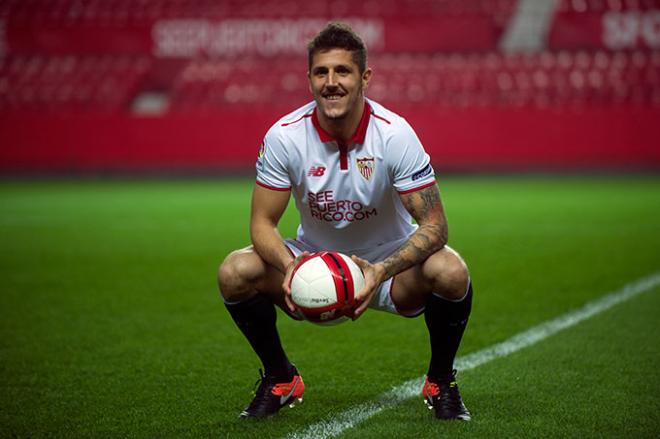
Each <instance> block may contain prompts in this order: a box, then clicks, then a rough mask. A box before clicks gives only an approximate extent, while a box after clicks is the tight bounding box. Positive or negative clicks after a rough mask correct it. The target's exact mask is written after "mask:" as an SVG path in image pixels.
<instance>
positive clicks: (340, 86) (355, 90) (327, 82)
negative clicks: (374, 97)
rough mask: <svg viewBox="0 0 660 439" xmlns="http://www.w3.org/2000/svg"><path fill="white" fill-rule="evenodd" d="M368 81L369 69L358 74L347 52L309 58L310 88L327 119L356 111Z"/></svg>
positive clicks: (338, 117)
mask: <svg viewBox="0 0 660 439" xmlns="http://www.w3.org/2000/svg"><path fill="white" fill-rule="evenodd" d="M370 78H371V70H370V69H366V70H365V72H364V73H363V74H362V75H360V70H359V68H358V65H357V64H355V62H354V61H353V57H352V53H351V52H350V51H348V50H345V49H331V50H328V51H325V52H316V53H315V54H314V56H313V57H312V66H311V68H310V71H309V87H310V90H311V92H312V95H313V96H314V100H315V101H316V105H317V106H318V108H319V110H320V112H321V114H322V115H323V116H325V117H326V118H328V119H333V120H337V119H343V118H345V117H346V116H347V115H348V114H349V113H350V112H351V110H353V109H355V108H356V106H357V105H358V103H359V102H360V100H361V99H363V91H364V89H366V87H367V85H368V83H369V79H370Z"/></svg>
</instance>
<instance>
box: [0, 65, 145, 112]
mask: <svg viewBox="0 0 660 439" xmlns="http://www.w3.org/2000/svg"><path fill="white" fill-rule="evenodd" d="M150 65H151V59H150V58H148V57H129V56H120V57H116V56H107V55H106V56H89V57H75V56H61V57H60V56H53V57H45V56H32V57H27V56H22V57H11V58H7V59H5V60H4V61H3V62H2V64H1V65H0V109H23V110H38V111H49V110H62V109H67V110H94V111H110V112H116V111H121V110H122V109H124V108H125V107H126V105H127V104H128V103H129V102H130V100H131V98H132V96H133V95H134V94H135V93H136V91H137V90H138V87H139V85H140V80H141V79H142V78H143V77H144V75H145V74H146V73H147V72H148V71H149V69H150Z"/></svg>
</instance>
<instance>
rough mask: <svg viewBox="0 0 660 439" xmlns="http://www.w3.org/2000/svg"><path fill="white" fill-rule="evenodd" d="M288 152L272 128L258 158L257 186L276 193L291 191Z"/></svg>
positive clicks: (265, 138)
mask: <svg viewBox="0 0 660 439" xmlns="http://www.w3.org/2000/svg"><path fill="white" fill-rule="evenodd" d="M288 159H289V157H288V154H287V150H286V148H285V146H284V143H283V142H282V140H281V138H280V137H279V136H278V132H277V130H276V128H275V127H273V128H271V129H270V130H269V131H268V133H266V137H264V140H263V142H261V147H260V148H259V154H258V156H257V164H256V167H257V184H258V185H260V186H263V187H265V188H268V189H272V190H276V191H286V190H289V189H291V179H290V177H289V171H288Z"/></svg>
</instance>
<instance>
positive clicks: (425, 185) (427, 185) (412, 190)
mask: <svg viewBox="0 0 660 439" xmlns="http://www.w3.org/2000/svg"><path fill="white" fill-rule="evenodd" d="M435 184H436V182H435V181H432V182H430V183H426V184H423V185H421V186H419V187H416V188H412V189H408V190H405V191H399V195H403V194H409V193H411V192H415V191H418V190H421V189H424V188H427V187H431V186H433V185H435Z"/></svg>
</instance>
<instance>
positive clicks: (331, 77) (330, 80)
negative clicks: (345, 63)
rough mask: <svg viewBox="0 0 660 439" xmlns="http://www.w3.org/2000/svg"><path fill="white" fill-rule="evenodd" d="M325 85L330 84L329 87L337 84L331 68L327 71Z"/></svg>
mask: <svg viewBox="0 0 660 439" xmlns="http://www.w3.org/2000/svg"><path fill="white" fill-rule="evenodd" d="M326 85H327V86H331V87H334V86H336V85H337V77H336V75H335V73H334V72H333V71H332V70H331V71H329V72H328V76H327V81H326Z"/></svg>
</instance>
